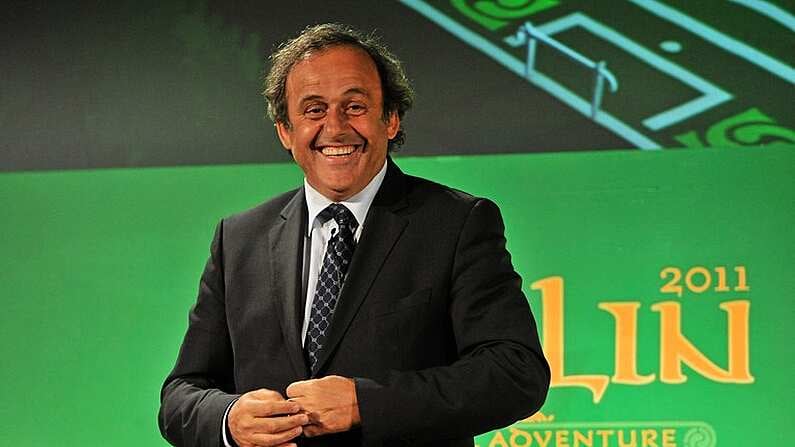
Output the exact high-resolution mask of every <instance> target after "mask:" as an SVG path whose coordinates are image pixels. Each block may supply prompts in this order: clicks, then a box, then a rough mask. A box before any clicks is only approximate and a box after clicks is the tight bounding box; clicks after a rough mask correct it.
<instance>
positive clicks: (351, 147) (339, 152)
mask: <svg viewBox="0 0 795 447" xmlns="http://www.w3.org/2000/svg"><path fill="white" fill-rule="evenodd" d="M361 146H362V145H361V144H348V145H345V146H323V147H321V148H320V152H321V153H322V154H323V155H325V156H327V157H344V156H346V155H350V154H352V153H354V152H356V150H357V149H359V148H360V147H361Z"/></svg>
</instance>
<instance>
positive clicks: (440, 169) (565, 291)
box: [0, 147, 795, 447]
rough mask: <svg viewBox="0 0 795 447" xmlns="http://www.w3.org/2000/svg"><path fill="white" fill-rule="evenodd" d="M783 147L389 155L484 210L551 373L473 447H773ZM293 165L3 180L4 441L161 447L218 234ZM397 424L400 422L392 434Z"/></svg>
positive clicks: (281, 184) (782, 420)
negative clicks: (163, 413)
mask: <svg viewBox="0 0 795 447" xmlns="http://www.w3.org/2000/svg"><path fill="white" fill-rule="evenodd" d="M793 154H795V148H792V147H780V148H767V149H766V150H764V151H756V150H752V149H734V150H704V151H697V150H690V151H661V152H640V151H615V152H602V153H576V154H574V153H571V154H542V155H502V156H497V155H483V156H471V157H438V158H401V159H398V164H399V165H400V166H401V167H402V168H403V169H404V170H405V171H407V172H409V173H412V174H417V175H421V176H426V177H430V178H433V179H436V180H438V181H440V182H442V183H446V184H449V185H452V186H455V187H457V188H461V189H463V190H466V191H469V192H472V193H474V194H477V195H482V196H487V197H490V198H492V199H494V200H495V201H496V202H497V203H498V204H499V205H500V207H501V209H502V211H503V215H504V218H505V222H506V225H507V236H508V240H509V248H510V250H511V252H512V254H513V261H514V264H515V266H516V268H517V269H518V271H519V272H520V273H521V275H522V277H523V278H524V286H523V287H524V290H525V291H526V293H527V296H528V300H529V301H530V304H531V306H532V308H533V311H534V313H535V315H536V318H537V320H538V321H539V331H540V333H541V335H542V337H543V343H544V347H545V350H546V353H547V355H548V357H549V359H550V363H551V365H552V372H553V383H552V389H551V390H550V394H549V398H548V400H547V403H546V404H545V405H544V407H543V408H542V410H541V413H540V414H538V415H536V416H535V417H533V418H531V420H527V421H522V422H519V423H517V424H515V425H513V426H511V427H507V428H504V429H502V430H498V431H495V432H492V433H488V434H484V435H482V436H479V437H477V438H476V441H477V443H478V445H479V446H481V447H486V446H489V447H491V446H557V447H563V446H600V447H601V446H619V445H626V446H636V447H651V446H658V447H663V446H665V447H668V446H687V447H709V446H716V445H719V446H746V445H784V444H785V443H786V442H788V441H789V440H790V439H792V437H793V436H795V429H794V428H793V426H792V423H791V422H792V414H793V413H794V410H795V408H793V405H794V404H793V401H795V395H794V394H795V393H794V392H793V387H792V386H791V383H790V380H789V376H790V373H791V371H792V368H793V358H795V352H793V351H794V350H795V348H793V344H792V342H791V341H792V339H793V338H794V337H793V336H794V335H795V334H794V333H793V332H795V330H793V328H792V324H791V323H792V320H793V319H792V317H793V312H792V309H793V306H792V304H791V302H790V297H791V296H792V293H793V290H794V289H795V287H793V286H795V281H794V280H793V277H792V275H791V272H790V270H791V268H792V266H793V265H795V262H794V261H795V255H793V250H792V249H793V235H792V234H793V233H792V231H791V227H792V224H793V222H794V221H795V206H794V205H793V204H794V203H795V189H794V188H793V181H792V178H793V175H795V156H794V155H793ZM300 179H301V173H300V171H299V170H298V169H297V168H296V167H295V166H293V165H291V164H270V165H248V166H226V167H224V166H218V167H200V168H196V167H189V168H158V169H128V170H101V171H72V172H49V173H8V174H2V175H0V206H1V207H2V208H3V209H4V210H5V213H4V219H2V221H0V222H1V223H0V235H1V236H0V243H2V247H3V254H4V256H3V257H2V260H0V287H2V291H3V292H2V294H3V295H2V296H3V307H4V309H3V312H2V316H1V317H0V323H1V324H0V328H1V329H0V331H2V336H1V337H0V340H2V341H0V355H2V358H3V368H2V369H0V384H1V385H0V392H1V393H2V395H3V405H2V406H0V444H3V445H16V446H40V445H47V444H52V445H67V446H68V445H75V446H76V445H94V444H97V443H103V444H108V445H118V446H126V445H129V446H141V445H164V444H165V443H164V441H162V440H161V439H160V437H159V433H158V431H157V427H156V414H157V408H158V393H159V387H160V384H161V382H162V380H163V378H164V377H165V375H166V374H167V373H168V371H169V369H170V368H171V366H172V365H173V362H174V359H175V357H176V354H177V350H178V346H179V342H180V340H181V337H182V335H183V333H184V331H185V328H186V324H187V312H188V310H189V308H190V306H191V304H192V303H193V301H194V300H195V295H196V289H197V284H198V279H199V275H200V273H201V270H202V267H203V264H204V261H205V259H206V256H207V253H208V250H207V248H208V246H209V243H210V239H211V236H212V230H213V227H214V225H215V223H216V222H217V221H218V219H219V218H221V217H222V216H224V215H228V214H230V213H233V212H236V211H238V210H242V209H245V208H247V207H250V206H252V205H254V204H256V203H258V202H260V201H262V200H264V199H265V198H267V197H270V196H272V195H274V194H276V193H278V192H281V191H284V190H286V189H288V188H291V187H293V186H295V185H298V184H299V183H300ZM394 423H396V424H399V423H400V421H394Z"/></svg>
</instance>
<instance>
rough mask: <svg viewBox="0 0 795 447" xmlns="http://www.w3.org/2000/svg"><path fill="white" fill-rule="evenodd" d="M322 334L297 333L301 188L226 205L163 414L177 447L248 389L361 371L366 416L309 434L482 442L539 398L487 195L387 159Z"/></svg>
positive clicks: (535, 352) (205, 439) (209, 436)
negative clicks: (247, 204)
mask: <svg viewBox="0 0 795 447" xmlns="http://www.w3.org/2000/svg"><path fill="white" fill-rule="evenodd" d="M388 163H389V166H388V170H387V174H386V177H385V179H384V183H383V184H382V185H381V188H380V190H379V191H378V193H377V195H376V197H375V199H374V201H373V204H372V206H371V208H370V210H369V212H368V215H367V219H366V221H365V223H364V228H363V232H362V235H361V237H360V240H359V243H358V246H357V248H356V251H355V254H354V257H353V260H352V263H351V267H350V270H349V273H348V277H347V279H346V281H345V284H344V287H343V290H342V292H341V296H340V300H339V304H338V305H337V309H336V311H335V315H334V322H333V324H332V328H331V333H330V335H329V339H328V340H327V348H326V349H325V350H324V351H323V353H322V354H321V356H320V359H319V361H318V366H317V370H316V371H308V369H307V364H306V362H305V358H304V355H303V352H302V348H301V322H302V319H303V298H302V297H301V288H302V285H301V271H302V264H301V263H302V261H303V259H302V256H301V253H303V235H304V232H305V228H306V222H305V221H306V204H305V199H304V193H303V190H301V189H299V190H296V191H291V192H288V193H286V194H283V195H281V196H278V197H276V198H274V199H272V200H270V201H268V202H266V203H264V204H262V205H260V206H258V207H256V208H253V209H251V210H249V211H246V212H243V213H241V214H238V215H235V216H232V217H229V218H226V219H224V220H223V221H222V222H221V223H220V224H219V225H218V228H217V230H216V234H215V238H214V240H213V243H212V247H211V256H210V259H209V260H208V262H207V266H206V268H205V270H204V273H203V275H202V278H201V283H200V288H199V296H198V299H197V302H196V305H195V306H194V307H193V309H192V310H191V313H190V322H189V327H188V331H187V333H186V335H185V339H184V341H183V343H182V347H181V349H180V353H179V357H178V359H177V362H176V366H175V367H174V370H173V371H172V372H171V374H170V375H169V376H168V378H167V379H166V381H165V383H164V385H163V389H162V393H161V407H160V416H159V423H160V429H161V432H162V433H163V435H164V436H165V437H166V439H168V440H169V441H170V442H171V443H172V444H174V445H178V446H219V445H222V442H221V439H220V433H221V432H220V430H221V420H222V416H223V413H224V411H225V409H226V408H227V406H228V405H229V404H230V402H232V401H233V400H234V399H235V398H237V397H238V396H239V395H240V394H242V393H245V392H247V391H251V390H255V389H258V388H268V389H272V390H276V391H279V392H281V393H282V394H284V390H285V388H286V387H287V386H288V385H289V384H290V383H292V382H295V381H297V380H304V379H307V378H309V377H321V376H326V375H332V374H336V375H341V376H346V377H353V378H356V393H357V397H358V401H359V411H360V414H361V421H362V423H361V427H360V428H358V429H355V430H353V431H350V432H348V433H343V434H338V435H331V436H323V437H318V438H313V439H299V443H301V444H302V445H329V446H336V445H339V446H356V445H373V446H379V445H386V446H389V445H426V444H427V445H437V446H454V445H455V446H457V445H469V446H471V445H473V441H472V436H473V435H476V434H478V433H483V432H486V431H488V430H491V429H494V428H497V427H501V426H505V425H508V424H510V423H512V422H514V421H516V420H518V419H521V418H523V417H526V416H528V415H530V414H532V413H534V412H535V411H536V410H538V408H540V406H541V404H542V403H543V402H544V399H545V396H546V392H547V389H548V386H549V367H548V365H547V363H546V360H545V359H544V356H543V354H542V352H541V347H540V345H539V341H538V336H537V332H536V325H535V321H534V320H533V316H532V314H531V312H530V308H529V306H528V304H527V300H526V298H525V296H524V294H523V293H522V291H521V289H520V285H521V279H520V278H519V276H518V275H517V274H516V272H515V271H514V269H513V266H512V264H511V260H510V255H509V253H508V252H507V251H506V249H505V238H504V236H503V232H504V231H503V230H504V228H503V223H502V218H501V217H500V213H499V210H498V208H497V207H496V205H494V204H493V203H492V202H490V201H488V200H485V199H479V198H475V197H472V196H470V195H468V194H465V193H462V192H460V191H456V190H453V189H450V188H447V187H444V186H441V185H439V184H436V183H433V182H429V181H427V180H423V179H420V178H417V177H412V176H407V175H405V174H403V173H402V172H401V171H400V170H399V169H398V168H397V166H395V165H394V163H393V162H392V161H391V160H389V161H388Z"/></svg>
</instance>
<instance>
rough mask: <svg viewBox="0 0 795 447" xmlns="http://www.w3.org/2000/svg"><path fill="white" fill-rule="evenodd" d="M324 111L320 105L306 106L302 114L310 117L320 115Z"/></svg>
mask: <svg viewBox="0 0 795 447" xmlns="http://www.w3.org/2000/svg"><path fill="white" fill-rule="evenodd" d="M324 113H326V109H325V108H323V107H320V106H312V107H307V108H306V109H305V110H304V115H307V116H308V117H310V118H317V117H321V116H323V114H324Z"/></svg>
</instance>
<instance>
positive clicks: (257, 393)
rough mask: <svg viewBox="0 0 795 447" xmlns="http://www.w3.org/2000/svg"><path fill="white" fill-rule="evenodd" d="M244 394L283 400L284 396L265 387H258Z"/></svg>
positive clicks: (260, 398) (263, 398)
mask: <svg viewBox="0 0 795 447" xmlns="http://www.w3.org/2000/svg"><path fill="white" fill-rule="evenodd" d="M246 394H248V395H250V396H251V397H254V398H256V399H257V400H266V401H271V400H284V396H282V395H281V394H279V392H278V391H273V390H269V389H266V388H260V389H258V390H254V391H250V392H248V393H246Z"/></svg>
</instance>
